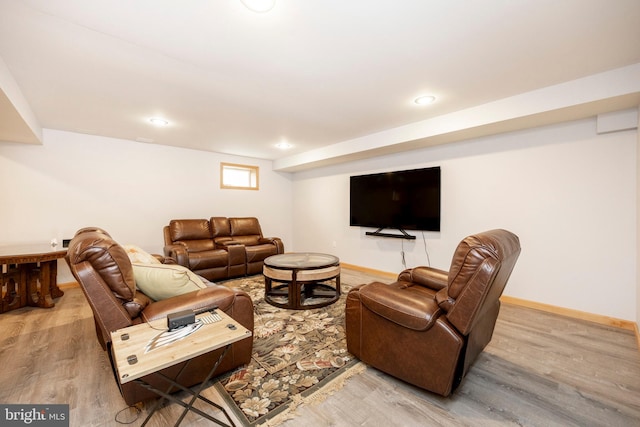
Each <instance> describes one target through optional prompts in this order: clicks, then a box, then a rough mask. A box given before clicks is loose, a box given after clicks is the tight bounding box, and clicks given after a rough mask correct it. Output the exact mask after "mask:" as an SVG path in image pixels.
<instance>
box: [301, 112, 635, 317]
mask: <svg viewBox="0 0 640 427" xmlns="http://www.w3.org/2000/svg"><path fill="white" fill-rule="evenodd" d="M636 145H637V130H636V129H628V130H623V131H617V132H607V133H602V134H598V133H597V131H596V119H595V118H593V119H586V120H580V121H576V122H568V123H561V124H557V125H552V126H546V127H539V128H534V129H529V130H525V131H519V132H512V133H508V134H501V135H494V136H490V137H486V138H481V139H474V140H468V141H463V142H458V143H453V144H449V145H443V146H439V147H432V148H427V149H422V150H415V151H412V152H408V153H402V154H396V155H388V156H383V157H379V158H375V159H369V160H362V161H358V162H351V163H348V164H344V165H340V166H333V167H327V168H323V169H317V170H313V171H308V172H300V173H297V174H295V175H294V187H293V205H294V221H295V224H294V242H295V246H296V248H298V247H302V246H303V245H305V250H310V251H312V250H313V251H319V252H331V253H335V254H336V255H338V256H339V257H340V258H341V260H342V261H343V262H345V263H349V264H355V265H360V266H365V267H369V268H373V269H378V270H383V271H389V272H396V273H397V272H399V271H401V270H402V269H403V268H404V266H403V265H402V262H401V261H402V259H403V256H402V252H403V251H404V259H405V260H406V265H407V267H413V266H416V265H425V264H427V263H428V261H431V264H432V265H433V266H435V267H439V268H445V269H447V268H448V267H449V264H450V262H451V256H452V254H453V250H454V249H455V247H456V245H457V244H458V242H459V241H460V240H461V239H462V238H464V237H465V236H466V235H469V234H472V233H475V232H478V231H483V230H487V229H490V228H497V227H500V228H507V229H509V230H511V231H513V232H514V233H516V234H517V235H518V236H519V237H520V240H521V244H522V254H521V256H520V259H519V261H518V264H517V265H516V268H515V270H514V272H513V276H512V278H511V280H510V282H509V284H508V285H507V288H506V290H505V295H508V296H511V297H516V298H520V299H524V300H528V301H534V302H539V303H544V304H549V305H553V306H558V307H565V308H569V309H573V310H579V311H584V312H587V313H593V314H599V315H603V316H610V317H614V318H618V319H623V320H627V321H630V322H635V320H636V317H637V308H636V305H637V297H636V287H637V279H636V265H637V263H638V262H637V259H636V255H635V254H636V240H637V239H636V232H635V229H636V225H637V221H638V220H637V215H636V210H637V205H636V175H637V173H636V171H637V168H638V166H637V164H636V151H637V150H636ZM436 165H439V166H440V167H441V168H442V227H441V228H442V230H441V232H439V233H430V232H425V233H424V235H423V234H422V233H420V232H410V233H411V234H414V235H416V236H417V239H416V240H414V241H403V240H401V239H389V238H386V239H385V238H376V237H370V236H366V235H365V231H368V229H364V228H360V227H350V226H349V205H348V204H349V176H350V175H358V174H366V173H374V172H383V171H389V170H402V169H411V168H417V167H429V166H436ZM371 208H372V209H375V207H371ZM309 221H311V222H313V224H314V226H313V227H308V226H305V224H308V222H309ZM334 242H335V246H334ZM426 252H428V257H427V253H426ZM611 295H615V297H614V298H609V297H608V296H611Z"/></svg>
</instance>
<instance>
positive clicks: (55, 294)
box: [49, 260, 64, 298]
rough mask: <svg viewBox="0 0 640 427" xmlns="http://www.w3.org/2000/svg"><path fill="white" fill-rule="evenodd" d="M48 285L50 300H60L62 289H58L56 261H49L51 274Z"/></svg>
mask: <svg viewBox="0 0 640 427" xmlns="http://www.w3.org/2000/svg"><path fill="white" fill-rule="evenodd" d="M49 283H50V285H51V286H50V289H51V297H52V298H60V297H61V296H62V295H64V292H63V291H62V289H60V288H59V287H58V261H57V260H53V261H51V272H50V273H49Z"/></svg>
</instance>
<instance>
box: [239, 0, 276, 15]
mask: <svg viewBox="0 0 640 427" xmlns="http://www.w3.org/2000/svg"><path fill="white" fill-rule="evenodd" d="M240 1H241V2H242V4H243V5H245V6H246V7H247V9H249V10H252V11H254V12H258V13H262V12H268V11H270V10H271V9H273V6H275V4H276V0H240Z"/></svg>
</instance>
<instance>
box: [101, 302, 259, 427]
mask: <svg viewBox="0 0 640 427" xmlns="http://www.w3.org/2000/svg"><path fill="white" fill-rule="evenodd" d="M248 336H251V331H249V330H248V329H246V328H245V327H244V326H242V325H241V324H240V323H238V322H237V321H235V320H234V319H232V318H231V317H229V316H228V315H227V314H226V313H225V312H223V311H222V310H212V311H211V312H205V313H203V314H199V315H197V316H196V322H195V323H191V324H189V325H186V326H183V327H181V328H178V329H175V330H172V331H170V330H168V328H167V319H166V318H162V319H157V320H153V321H151V322H148V323H141V324H138V325H133V326H129V327H127V328H123V329H119V330H117V331H115V332H112V333H111V342H112V354H113V360H114V364H115V367H116V370H117V373H118V381H119V382H120V384H124V383H127V382H130V381H135V382H137V383H138V384H140V385H141V386H142V387H145V388H146V389H148V390H151V391H152V392H154V393H155V394H157V395H158V396H159V400H158V401H157V402H156V405H155V406H154V407H153V409H152V410H151V411H150V412H149V414H148V415H147V418H146V419H145V420H144V422H143V423H142V425H143V426H144V425H146V424H147V422H148V421H149V419H150V418H151V417H152V416H153V414H154V413H155V411H156V409H158V408H159V407H160V405H161V403H162V402H163V401H164V400H165V399H167V400H170V401H172V402H174V403H177V404H179V405H181V406H182V407H183V408H184V411H183V412H182V414H181V415H180V417H179V418H178V420H177V421H176V423H175V426H178V425H179V424H180V423H181V422H182V420H183V419H184V417H185V416H186V415H187V413H188V412H189V411H192V412H195V413H197V414H198V415H200V416H202V417H204V418H207V419H208V420H210V421H213V422H215V423H216V424H219V425H222V426H235V424H234V423H233V421H232V420H231V418H230V417H229V415H228V414H227V411H226V409H225V408H223V407H222V406H220V405H218V404H216V403H215V402H212V401H211V400H209V399H207V398H206V397H203V396H201V395H200V394H201V393H202V391H203V390H204V389H205V388H206V386H207V383H208V382H209V380H210V379H211V377H212V375H213V373H214V372H215V370H216V368H217V367H218V365H219V364H220V361H221V360H222V359H223V358H224V355H225V354H226V353H227V351H228V350H229V348H230V347H231V344H233V343H234V342H237V341H240V340H242V339H245V338H247V337H248ZM223 347H224V351H223V352H222V353H221V355H220V357H218V359H217V361H215V362H214V364H213V366H211V369H210V371H209V374H208V375H207V377H206V378H205V380H204V381H203V382H202V383H201V384H200V385H198V386H196V387H195V391H194V390H192V389H190V388H186V387H184V386H182V385H181V384H179V383H178V378H179V377H180V375H181V373H182V371H184V370H185V369H186V368H187V366H188V364H189V363H190V362H191V360H193V359H194V358H196V357H197V356H200V355H202V354H205V353H209V352H212V351H215V350H218V349H220V348H223ZM183 362H184V364H183V366H182V367H181V369H180V370H179V372H178V373H177V375H176V376H175V377H174V378H169V377H167V376H166V375H163V374H162V373H161V372H160V371H161V370H163V369H164V368H167V367H170V366H174V365H178V364H179V363H183ZM148 375H154V376H156V377H157V378H161V379H162V380H163V381H164V382H166V384H167V387H168V388H167V389H166V390H159V389H158V388H156V387H154V386H152V385H151V384H150V383H149V382H147V381H145V378H146V377H147V376H148ZM175 388H179V389H180V390H182V391H185V392H187V393H189V394H190V395H191V399H190V401H189V403H185V402H183V401H182V400H180V399H178V398H176V397H175V396H173V395H172V394H169V393H170V390H172V389H173V390H175ZM198 399H200V400H202V401H203V402H205V403H207V404H208V405H210V406H212V407H214V408H217V409H218V410H220V411H221V412H222V413H223V414H224V416H225V417H226V419H227V420H226V422H223V421H220V420H218V419H216V418H214V417H213V416H212V415H210V414H208V413H206V412H204V411H202V410H200V409H198V408H196V407H194V406H193V405H194V403H195V402H196V400H198ZM227 422H228V423H227Z"/></svg>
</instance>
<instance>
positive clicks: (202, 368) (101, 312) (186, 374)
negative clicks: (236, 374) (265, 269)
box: [66, 227, 253, 405]
mask: <svg viewBox="0 0 640 427" xmlns="http://www.w3.org/2000/svg"><path fill="white" fill-rule="evenodd" d="M66 261H67V264H69V267H70V269H71V272H72V273H73V275H74V277H75V278H76V280H77V281H78V283H79V284H80V286H81V288H82V291H83V292H84V294H85V296H86V298H87V301H88V302H89V305H90V306H91V309H92V310H93V315H94V321H95V326H96V334H97V335H98V340H99V341H100V344H101V345H102V348H103V349H105V350H107V352H108V354H109V358H110V360H111V361H112V366H113V358H112V355H111V335H110V333H111V332H113V331H115V330H118V329H121V328H125V327H128V326H131V325H135V324H138V323H142V322H149V321H152V320H155V319H160V318H166V316H167V314H169V313H173V312H176V311H182V310H187V309H193V310H197V309H199V308H206V307H212V306H214V305H217V306H218V307H219V309H221V310H223V311H224V312H225V313H227V314H228V315H229V316H231V317H232V318H234V319H235V320H237V321H238V322H239V323H240V324H242V325H243V326H244V327H245V328H247V329H249V330H250V331H252V332H253V303H252V301H251V298H250V297H249V295H248V294H246V293H245V292H243V291H239V290H233V289H229V288H226V287H224V286H219V285H215V284H210V286H208V287H207V288H206V289H200V290H197V291H193V292H190V293H186V294H183V295H179V296H176V297H172V298H168V299H165V300H162V301H157V302H154V301H152V300H151V299H150V298H149V297H147V296H146V295H145V294H143V293H142V292H141V291H139V290H137V289H136V287H135V279H134V276H133V267H132V265H131V262H130V260H129V257H128V255H127V253H126V252H125V250H124V248H123V247H122V246H120V245H119V244H118V243H116V242H115V241H114V240H113V239H112V238H111V236H109V234H108V233H107V232H105V231H104V230H101V229H100V228H97V227H88V228H84V229H81V230H79V231H78V232H77V233H76V235H75V236H74V238H73V239H72V240H71V242H70V243H69V249H68V252H67V255H66ZM252 349H253V338H252V337H248V338H245V339H243V340H241V341H238V342H236V343H234V344H233V345H232V346H231V348H230V349H229V351H228V352H227V354H226V355H225V357H224V358H223V359H222V361H221V363H220V366H218V368H217V369H216V371H215V373H214V376H215V375H219V374H221V373H223V372H227V371H230V370H232V369H234V368H236V367H238V366H241V365H244V364H247V363H249V361H250V359H251V352H252ZM222 351H223V350H222V349H220V350H216V351H213V352H210V353H207V354H204V355H202V356H199V357H197V358H195V359H193V360H192V361H191V363H190V364H189V365H188V367H187V369H185V371H183V372H182V374H181V376H180V378H178V379H177V381H178V382H179V383H180V384H182V385H184V386H185V387H191V386H193V385H195V384H198V383H200V382H202V381H203V380H204V379H205V377H206V375H207V374H208V372H209V369H210V368H211V366H213V364H214V363H215V361H216V360H217V359H218V357H219V356H220V354H221V353H222ZM182 366H183V363H181V364H178V365H175V366H172V367H170V368H167V369H164V370H162V371H161V372H162V373H164V374H165V375H167V376H168V377H170V378H174V377H175V375H176V374H177V373H178V371H179V369H180V368H181V367H182ZM114 372H115V369H114ZM115 377H116V381H117V375H116V376H115ZM143 379H144V380H145V381H147V382H148V383H150V384H152V385H154V386H155V387H156V388H159V389H162V390H164V389H166V387H167V384H166V383H163V381H161V380H158V379H157V377H155V376H147V377H143ZM118 385H119V386H120V391H121V392H122V396H123V398H124V400H125V401H126V403H127V404H129V405H132V404H134V403H136V402H140V401H142V400H145V399H148V398H151V397H157V396H156V395H155V394H154V393H152V392H151V391H149V390H147V389H145V388H142V387H141V386H139V385H137V384H135V383H134V382H129V383H126V384H120V382H119V381H118Z"/></svg>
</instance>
